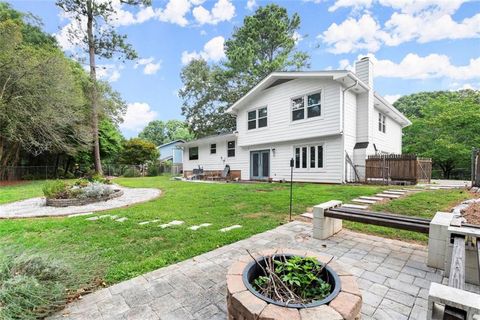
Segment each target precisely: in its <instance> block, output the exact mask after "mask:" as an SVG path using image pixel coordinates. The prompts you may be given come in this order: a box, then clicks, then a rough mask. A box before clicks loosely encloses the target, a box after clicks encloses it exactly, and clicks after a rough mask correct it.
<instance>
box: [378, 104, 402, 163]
mask: <svg viewBox="0 0 480 320" xmlns="http://www.w3.org/2000/svg"><path fill="white" fill-rule="evenodd" d="M379 112H380V110H378V109H377V108H375V111H374V115H375V116H376V117H373V119H374V121H373V122H374V126H373V127H374V129H373V143H375V146H376V147H377V150H378V151H379V152H386V153H396V154H400V153H402V126H401V125H400V124H399V123H398V122H396V121H394V120H393V119H392V118H390V117H389V116H388V115H387V114H385V113H383V114H385V115H386V122H385V128H386V130H385V133H383V132H381V131H380V130H378V113H379ZM375 120H376V121H375Z"/></svg>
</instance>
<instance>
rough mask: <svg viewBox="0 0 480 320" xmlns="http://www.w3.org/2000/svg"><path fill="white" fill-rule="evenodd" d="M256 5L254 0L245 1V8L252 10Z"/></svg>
mask: <svg viewBox="0 0 480 320" xmlns="http://www.w3.org/2000/svg"><path fill="white" fill-rule="evenodd" d="M256 6H258V4H257V1H256V0H248V1H247V9H248V10H250V11H253V9H255V7H256Z"/></svg>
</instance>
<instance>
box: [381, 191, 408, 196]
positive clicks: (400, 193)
mask: <svg viewBox="0 0 480 320" xmlns="http://www.w3.org/2000/svg"><path fill="white" fill-rule="evenodd" d="M383 193H386V194H397V195H400V196H403V195H404V194H405V193H406V192H398V191H390V190H385V191H383Z"/></svg>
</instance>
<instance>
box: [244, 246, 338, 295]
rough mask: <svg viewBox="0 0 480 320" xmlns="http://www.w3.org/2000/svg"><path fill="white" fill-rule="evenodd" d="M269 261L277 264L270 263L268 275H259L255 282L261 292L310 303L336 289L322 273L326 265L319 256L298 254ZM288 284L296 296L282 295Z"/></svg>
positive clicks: (267, 269) (290, 290)
mask: <svg viewBox="0 0 480 320" xmlns="http://www.w3.org/2000/svg"><path fill="white" fill-rule="evenodd" d="M268 260H272V261H273V266H271V265H270V264H269V263H268V262H267V266H266V267H265V270H266V272H267V274H266V275H262V276H260V277H258V278H256V279H255V280H254V283H253V284H254V285H255V288H256V289H257V290H258V291H259V292H260V293H262V294H263V295H265V296H267V297H268V298H270V299H273V300H276V301H281V302H285V301H289V302H290V303H302V304H306V303H310V302H312V301H319V300H322V299H324V298H325V297H327V296H328V295H329V294H330V292H331V291H332V287H331V285H330V284H329V283H328V282H326V281H325V279H323V278H322V276H321V275H322V271H323V270H324V265H322V264H320V263H319V262H318V260H317V259H315V258H312V257H299V256H294V257H290V258H285V257H280V258H278V259H272V258H267V261H268ZM272 269H273V270H272ZM278 280H281V281H282V282H283V286H282V285H278V284H275V285H274V283H276V282H278ZM284 287H287V288H288V289H289V293H293V294H294V296H295V299H292V298H291V295H290V294H289V293H286V294H282V290H281V289H283V288H284ZM292 300H294V301H292Z"/></svg>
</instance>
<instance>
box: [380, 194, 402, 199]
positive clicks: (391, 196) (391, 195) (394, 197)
mask: <svg viewBox="0 0 480 320" xmlns="http://www.w3.org/2000/svg"><path fill="white" fill-rule="evenodd" d="M376 195H377V196H378V197H382V198H389V199H397V198H400V196H399V195H398V194H385V193H377V194H376Z"/></svg>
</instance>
